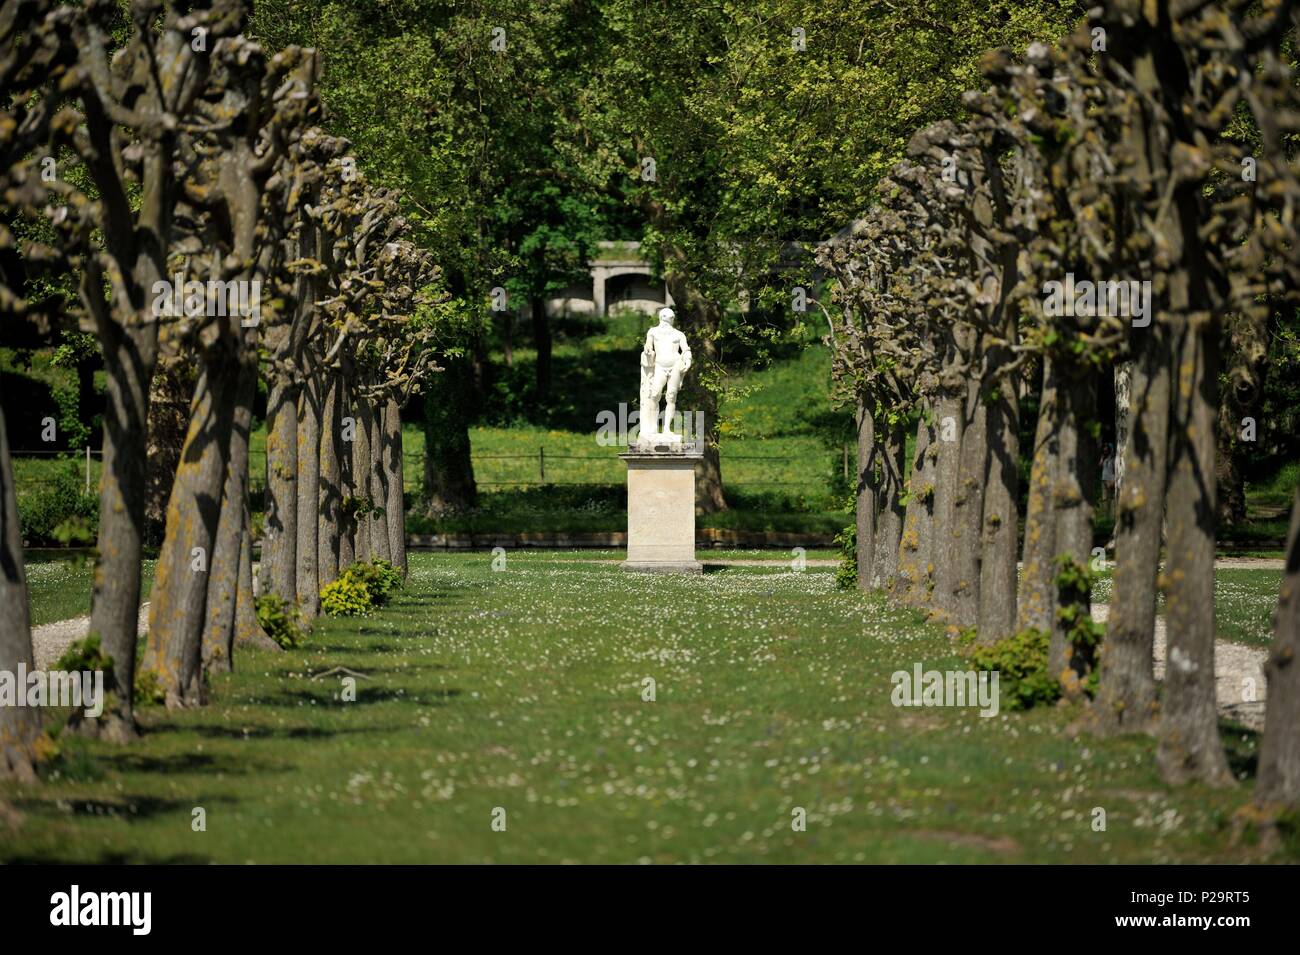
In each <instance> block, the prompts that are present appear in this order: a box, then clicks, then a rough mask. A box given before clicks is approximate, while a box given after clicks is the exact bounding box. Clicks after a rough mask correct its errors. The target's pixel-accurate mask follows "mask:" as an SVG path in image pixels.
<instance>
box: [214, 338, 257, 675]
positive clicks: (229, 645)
mask: <svg viewBox="0 0 1300 955" xmlns="http://www.w3.org/2000/svg"><path fill="white" fill-rule="evenodd" d="M241 365H242V367H241V368H240V372H239V381H238V384H237V389H238V394H237V397H236V404H235V413H234V424H233V428H232V429H231V433H230V451H229V455H228V457H227V461H226V480H225V486H224V488H223V490H222V497H221V516H220V517H219V518H218V520H217V536H216V540H215V541H214V543H213V548H212V564H211V566H210V568H209V573H208V597H207V608H206V613H205V617H206V620H205V623H204V632H203V649H202V660H203V669H204V672H205V673H228V672H230V670H231V669H232V668H233V665H234V649H235V628H236V615H237V613H238V610H239V600H240V593H239V589H240V585H241V582H242V577H241V571H242V569H243V568H242V566H241V562H242V561H243V559H244V558H245V556H246V554H245V533H244V530H245V520H246V516H247V514H248V435H249V432H250V431H251V430H252V424H253V401H254V399H255V398H256V397H257V355H256V353H255V352H254V353H252V354H251V355H245V356H244V360H243V362H242V363H241ZM249 598H251V594H250V595H247V596H246V597H245V603H248V602H249Z"/></svg>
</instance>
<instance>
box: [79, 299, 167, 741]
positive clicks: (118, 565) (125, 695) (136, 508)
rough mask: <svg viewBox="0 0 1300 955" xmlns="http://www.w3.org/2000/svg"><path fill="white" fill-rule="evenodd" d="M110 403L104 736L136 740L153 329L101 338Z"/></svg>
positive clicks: (104, 489) (101, 567)
mask: <svg viewBox="0 0 1300 955" xmlns="http://www.w3.org/2000/svg"><path fill="white" fill-rule="evenodd" d="M100 345H101V348H102V351H103V354H104V367H105V371H106V372H107V377H106V393H107V394H106V402H105V407H104V445H103V467H102V469H101V471H100V479H99V540H98V545H97V548H96V557H95V577H94V590H93V591H92V595H91V601H90V633H97V634H99V636H100V646H101V648H102V649H103V652H104V653H105V654H107V655H108V656H110V657H112V658H113V673H112V680H111V684H112V686H111V689H112V690H113V697H114V704H115V706H116V708H117V712H116V713H113V714H110V713H108V712H107V711H106V712H105V713H104V715H103V716H101V717H100V719H99V721H98V724H99V725H98V727H97V732H98V734H99V735H100V736H104V737H107V738H112V739H116V740H125V739H129V738H131V737H133V736H134V735H135V733H136V730H135V717H134V714H133V706H132V694H133V692H134V688H135V664H136V659H135V657H136V639H137V637H138V630H139V618H140V559H141V542H142V536H141V535H142V533H143V529H144V489H145V473H146V462H147V460H148V440H147V436H148V430H147V429H148V421H149V387H150V384H151V382H152V379H153V366H154V361H155V359H156V355H157V348H158V327H157V325H154V324H152V323H146V324H144V325H141V326H136V327H132V328H131V329H129V330H124V329H122V328H121V327H120V326H118V325H117V324H107V325H106V326H105V327H104V328H103V329H102V333H101V341H100Z"/></svg>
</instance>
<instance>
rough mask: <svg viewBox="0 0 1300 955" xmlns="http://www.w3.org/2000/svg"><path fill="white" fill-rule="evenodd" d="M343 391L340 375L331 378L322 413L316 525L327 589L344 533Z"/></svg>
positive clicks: (319, 570)
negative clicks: (318, 508) (318, 515)
mask: <svg viewBox="0 0 1300 955" xmlns="http://www.w3.org/2000/svg"><path fill="white" fill-rule="evenodd" d="M342 394H343V388H342V385H341V382H340V379H339V377H338V376H337V375H330V376H329V379H328V385H327V389H326V392H325V405H324V408H323V409H322V411H321V437H320V517H319V520H318V522H317V524H318V530H317V532H316V536H317V541H316V553H317V555H318V559H317V568H316V570H317V573H318V574H319V575H320V585H321V587H324V586H325V585H326V584H331V583H333V582H334V581H336V580H338V578H339V542H340V538H341V533H342V512H341V510H340V509H341V508H342V505H343V471H342V464H341V462H342V459H343V456H344V455H343V453H342V451H341V449H344V448H346V445H345V444H344V443H343V441H342V438H341V433H340V430H339V429H340V428H341V427H342V425H341V424H340V420H339V419H340V418H342V417H343V415H342V412H341V411H340V410H339V409H340V402H341V401H342Z"/></svg>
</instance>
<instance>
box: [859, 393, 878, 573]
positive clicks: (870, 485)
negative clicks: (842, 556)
mask: <svg viewBox="0 0 1300 955" xmlns="http://www.w3.org/2000/svg"><path fill="white" fill-rule="evenodd" d="M856 418H857V432H858V471H857V474H858V484H857V499H856V502H855V506H854V509H853V513H854V524H855V530H856V534H857V548H856V553H857V563H858V589H859V590H861V591H863V592H864V593H865V592H869V591H870V590H871V564H872V561H874V560H875V555H876V494H877V478H876V421H875V418H874V417H873V416H872V414H871V412H870V411H868V410H867V408H866V406H865V405H864V404H863V403H862V401H861V400H859V401H858V408H857V413H856Z"/></svg>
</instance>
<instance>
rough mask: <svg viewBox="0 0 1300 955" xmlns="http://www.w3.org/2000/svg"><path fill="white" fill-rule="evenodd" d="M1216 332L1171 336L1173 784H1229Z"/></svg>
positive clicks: (1168, 757)
mask: <svg viewBox="0 0 1300 955" xmlns="http://www.w3.org/2000/svg"><path fill="white" fill-rule="evenodd" d="M1215 334H1217V332H1216V330H1214V329H1213V328H1209V329H1207V328H1206V327H1205V324H1203V323H1196V324H1194V323H1192V322H1188V323H1187V324H1186V325H1185V327H1183V328H1181V329H1178V330H1177V331H1176V332H1175V336H1174V360H1173V367H1174V368H1175V369H1176V371H1177V373H1176V374H1175V376H1174V379H1173V382H1172V383H1171V391H1172V401H1171V412H1170V419H1171V420H1170V442H1169V496H1168V501H1167V520H1168V527H1169V556H1168V560H1167V561H1166V566H1165V573H1164V579H1165V581H1166V583H1165V622H1166V625H1167V627H1168V633H1169V664H1168V666H1167V668H1166V671H1165V687H1164V694H1163V697H1162V700H1161V708H1160V725H1159V729H1158V733H1157V736H1158V739H1159V747H1158V749H1157V751H1156V761H1157V763H1158V764H1159V766H1160V771H1161V774H1162V775H1163V776H1164V778H1165V780H1166V781H1167V782H1169V783H1171V784H1179V783H1184V782H1191V781H1193V780H1198V781H1200V782H1203V783H1205V784H1206V785H1210V786H1228V785H1231V784H1232V782H1233V780H1232V774H1231V773H1230V772H1229V771H1228V763H1227V759H1226V757H1225V756H1224V752H1223V744H1222V742H1221V741H1220V740H1219V728H1218V727H1219V721H1218V712H1217V710H1216V703H1215V683H1214V638H1215V623H1214V537H1215V528H1214V521H1215V491H1214V445H1215V441H1214V419H1215V397H1216V396H1215V393H1216V391H1217V384H1218V367H1217V366H1218V362H1217V355H1216V351H1217V348H1216V344H1217V343H1216V342H1215V341H1214V337H1213V336H1214V335H1215ZM1129 477H1130V480H1132V475H1130V476H1129Z"/></svg>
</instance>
